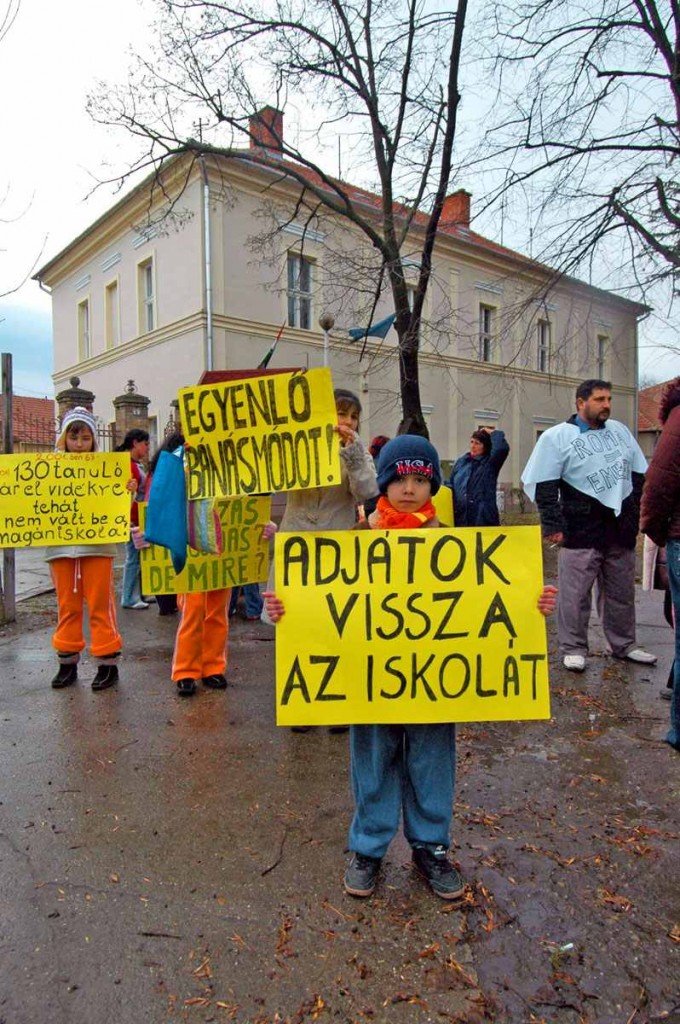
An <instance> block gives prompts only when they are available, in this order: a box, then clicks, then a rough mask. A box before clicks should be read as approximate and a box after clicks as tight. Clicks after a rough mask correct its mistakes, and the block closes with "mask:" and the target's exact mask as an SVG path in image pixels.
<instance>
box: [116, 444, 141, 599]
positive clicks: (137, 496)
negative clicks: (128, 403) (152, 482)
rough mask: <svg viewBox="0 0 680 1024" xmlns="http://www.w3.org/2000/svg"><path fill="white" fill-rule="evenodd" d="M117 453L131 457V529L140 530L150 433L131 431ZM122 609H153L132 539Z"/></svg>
mask: <svg viewBox="0 0 680 1024" xmlns="http://www.w3.org/2000/svg"><path fill="white" fill-rule="evenodd" d="M116 451H117V452H129V453H130V466H131V469H132V478H133V480H134V485H133V486H132V487H131V488H130V490H131V491H132V504H131V506H130V527H131V528H136V529H139V509H138V507H137V502H138V501H143V500H144V490H145V481H146V472H145V470H144V463H145V462H146V459H147V458H148V457H149V435H148V433H147V431H146V430H141V429H140V428H139V427H133V428H132V430H128V432H127V434H126V435H125V437H124V438H123V441H122V443H121V444H119V445H118V447H117V448H116ZM121 605H122V606H123V608H134V609H136V610H138V611H139V610H141V611H144V609H146V608H148V607H149V606H148V604H147V603H146V601H143V600H142V574H141V569H140V565H139V550H138V549H137V546H136V545H135V542H134V540H133V539H132V535H131V536H130V538H129V540H128V541H127V544H126V545H125V566H124V568H123V592H122V597H121Z"/></svg>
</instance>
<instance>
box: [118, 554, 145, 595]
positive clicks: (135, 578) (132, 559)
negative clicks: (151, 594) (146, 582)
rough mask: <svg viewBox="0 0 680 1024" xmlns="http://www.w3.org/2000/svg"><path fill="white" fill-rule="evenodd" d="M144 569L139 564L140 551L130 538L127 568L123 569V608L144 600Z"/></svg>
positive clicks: (126, 557)
mask: <svg viewBox="0 0 680 1024" xmlns="http://www.w3.org/2000/svg"><path fill="white" fill-rule="evenodd" d="M141 587H142V571H141V566H140V564H139V551H138V550H137V548H136V547H135V546H134V544H133V543H132V540H128V541H127V542H126V544H125V568H124V569H123V596H122V599H121V604H122V605H123V608H130V607H131V606H132V605H133V604H137V603H138V602H139V601H141V600H142V590H141Z"/></svg>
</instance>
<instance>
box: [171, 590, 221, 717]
mask: <svg viewBox="0 0 680 1024" xmlns="http://www.w3.org/2000/svg"><path fill="white" fill-rule="evenodd" d="M230 597H231V587H229V588H228V589H226V590H208V591H206V592H205V593H198V594H178V595H177V604H178V605H179V611H180V616H181V618H180V622H179V627H178V629H177V636H176V638H175V651H174V654H173V657H172V680H173V682H174V683H176V684H177V691H178V693H179V694H180V695H181V696H182V697H191V696H192V694H194V693H196V682H197V680H199V679H202V680H203V685H204V686H208V687H211V688H212V689H214V690H223V689H224V688H225V687H226V685H227V680H226V676H225V672H226V669H227V642H228V640H229V616H228V612H227V609H228V607H229V598H230Z"/></svg>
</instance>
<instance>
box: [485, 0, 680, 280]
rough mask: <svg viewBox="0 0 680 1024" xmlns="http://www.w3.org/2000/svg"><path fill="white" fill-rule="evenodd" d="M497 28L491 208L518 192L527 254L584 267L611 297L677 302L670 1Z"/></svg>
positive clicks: (677, 127)
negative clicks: (594, 270)
mask: <svg viewBox="0 0 680 1024" xmlns="http://www.w3.org/2000/svg"><path fill="white" fill-rule="evenodd" d="M496 30H497V32H496V35H495V36H494V38H493V42H492V44H491V46H490V50H492V51H495V52H494V53H493V54H492V56H493V57H494V61H493V64H494V68H495V70H496V71H497V72H498V73H499V78H498V79H497V82H498V89H499V92H498V97H497V103H496V109H497V110H498V111H499V112H500V113H499V115H498V116H497V117H496V118H495V123H494V124H493V125H492V126H491V127H490V128H489V130H488V131H487V133H486V143H487V146H488V147H489V148H490V150H491V152H492V154H493V161H492V163H493V166H494V168H495V170H496V172H497V173H498V172H500V184H498V182H497V183H496V187H495V188H493V189H492V192H491V197H490V201H491V202H492V203H497V204H501V203H504V202H506V201H507V199H508V192H509V191H510V192H511V191H512V190H522V191H523V193H524V195H525V197H526V195H527V194H529V195H530V196H531V197H532V199H533V202H529V204H528V205H529V206H530V207H531V206H532V207H533V209H531V217H532V220H533V222H534V223H533V239H532V241H533V249H534V251H533V253H532V254H533V255H540V257H541V258H543V259H546V260H547V261H548V262H550V263H551V264H552V265H553V266H555V267H557V268H559V269H560V270H562V271H564V272H567V273H569V272H573V271H578V272H579V273H583V268H584V266H587V261H588V260H594V259H597V260H600V261H601V265H606V266H607V268H608V271H609V277H608V281H607V283H608V284H610V283H613V284H614V286H615V287H618V288H620V286H621V284H622V282H624V281H625V282H626V283H627V284H628V285H629V286H631V287H635V288H638V289H639V287H640V286H641V287H642V288H643V290H644V289H646V288H648V287H649V286H651V285H654V284H655V283H657V282H659V281H665V282H666V283H670V285H671V287H672V289H673V291H674V292H677V281H678V274H679V272H680V184H679V183H678V180H677V160H678V156H679V155H680V5H678V3H677V0H595V3H594V4H593V3H591V4H586V3H584V2H582V0H580V2H575V0H525V2H522V0H515V2H511V3H509V4H498V5H497V8H496ZM486 156H487V158H488V149H487V153H486ZM515 196H516V192H515ZM510 202H512V197H511V198H510ZM631 271H632V273H631Z"/></svg>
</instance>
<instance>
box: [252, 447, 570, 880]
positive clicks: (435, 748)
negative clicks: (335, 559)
mask: <svg viewBox="0 0 680 1024" xmlns="http://www.w3.org/2000/svg"><path fill="white" fill-rule="evenodd" d="M440 486H441V468H440V464H439V456H438V454H437V452H436V450H435V448H434V447H433V446H432V445H431V444H430V442H429V441H427V440H426V439H425V438H422V437H417V436H414V435H403V436H401V437H397V438H394V439H393V440H392V441H390V442H389V443H388V444H386V445H385V446H384V448H383V449H382V451H381V453H380V460H379V463H378V488H379V490H380V495H381V496H380V498H379V499H378V504H377V507H376V509H375V511H374V512H372V513H371V515H370V516H369V518H368V521H364V522H363V523H361V524H360V526H362V527H364V528H370V529H376V530H386V529H387V530H390V529H395V530H405V529H423V528H432V527H438V526H439V525H440V524H439V520H438V519H437V514H436V510H435V507H434V505H433V503H432V498H433V497H434V495H436V493H437V491H438V490H439V488H440ZM555 594H556V588H555V587H550V586H548V587H544V588H543V591H542V593H541V595H540V597H539V599H538V608H539V610H540V611H541V612H542V613H543V614H544V615H547V614H548V613H549V612H551V611H553V610H554V607H555ZM264 597H265V604H266V610H267V613H268V615H269V617H270V618H271V620H272V621H273V622H276V621H278V620H279V619H280V618H281V616H282V615H283V614H284V607H283V602H282V601H281V599H280V598H278V597H277V596H276V594H274V593H271V592H270V593H267V594H265V595H264ZM350 753H351V776H352V790H353V794H354V801H355V811H354V817H353V820H352V824H351V827H350V833H349V846H350V850H351V851H352V857H351V859H350V862H349V865H348V867H347V870H346V872H345V879H344V886H345V891H346V892H347V893H349V894H350V895H351V896H359V897H366V896H370V895H371V893H372V892H373V890H374V888H375V885H376V881H377V877H378V872H379V870H380V865H381V862H382V858H383V857H384V855H385V853H386V852H387V848H388V846H389V844H390V842H391V841H392V839H393V838H394V836H395V835H396V833H397V830H398V828H399V818H400V814H403V820H404V832H405V834H406V838H407V839H408V841H409V844H410V845H411V848H412V850H413V862H414V865H415V867H416V869H417V870H418V871H419V873H420V874H421V875H423V876H424V877H425V878H426V879H427V881H428V882H429V884H430V887H431V888H432V890H433V892H434V893H435V894H436V895H437V896H440V897H441V898H442V899H447V900H452V899H456V898H458V897H459V896H461V895H462V893H463V891H464V884H463V881H462V879H461V877H460V875H459V874H458V872H457V871H456V869H455V868H454V867H453V865H452V864H451V862H450V860H449V858H448V848H449V840H450V827H451V817H452V814H453V801H454V782H455V759H456V731H455V724H453V723H429V724H410V725H352V726H351V727H350Z"/></svg>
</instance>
